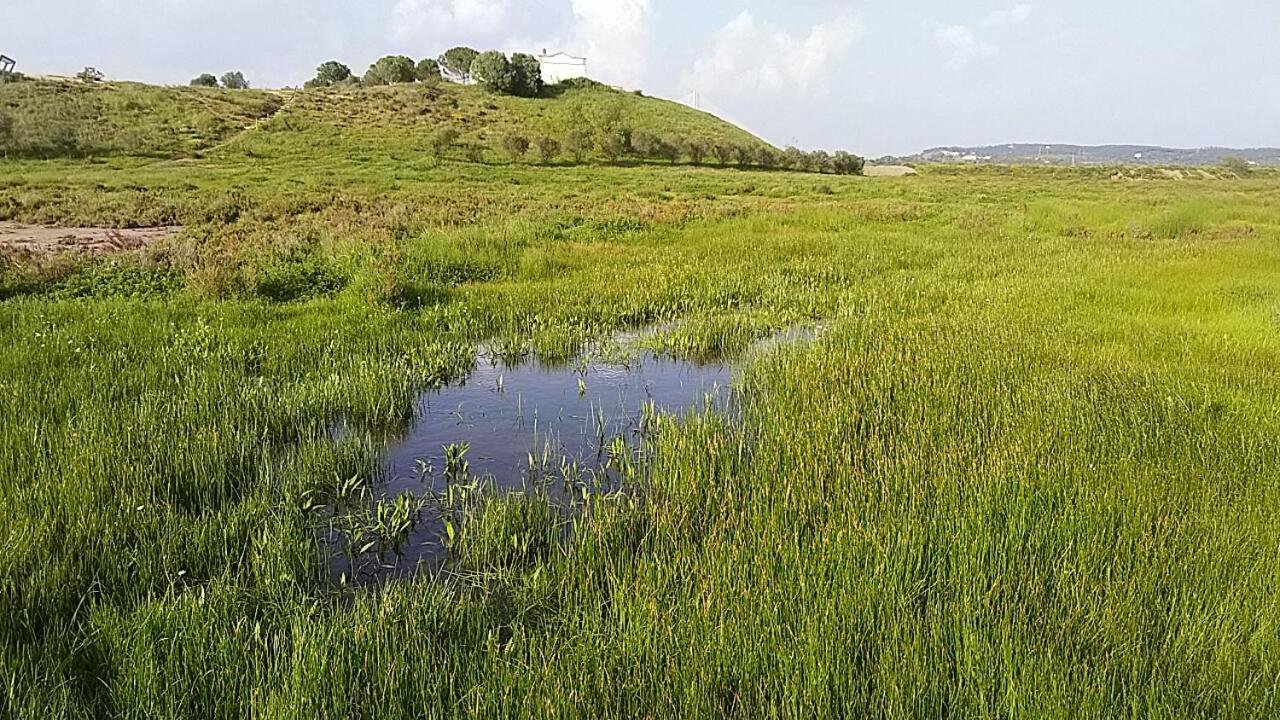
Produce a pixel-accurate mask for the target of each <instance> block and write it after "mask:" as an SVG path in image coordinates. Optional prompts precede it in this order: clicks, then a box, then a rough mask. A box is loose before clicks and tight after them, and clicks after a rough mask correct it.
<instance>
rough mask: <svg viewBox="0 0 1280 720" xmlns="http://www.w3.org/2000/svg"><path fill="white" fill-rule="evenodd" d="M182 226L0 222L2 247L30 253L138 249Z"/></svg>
mask: <svg viewBox="0 0 1280 720" xmlns="http://www.w3.org/2000/svg"><path fill="white" fill-rule="evenodd" d="M181 230H182V228H180V227H152V228H134V229H131V230H120V229H117V228H103V227H80V228H58V227H45V226H42V225H21V224H18V223H11V222H0V251H4V252H17V253H20V254H31V255H52V254H55V253H64V252H88V253H94V254H106V253H114V252H123V251H126V250H138V249H140V248H144V247H146V246H148V245H151V244H152V243H155V242H157V241H159V240H164V239H166V238H171V237H173V236H174V235H177V234H178V233H179V232H180V231H181Z"/></svg>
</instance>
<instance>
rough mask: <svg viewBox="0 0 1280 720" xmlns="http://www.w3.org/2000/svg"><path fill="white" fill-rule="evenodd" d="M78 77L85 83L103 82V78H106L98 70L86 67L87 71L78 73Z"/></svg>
mask: <svg viewBox="0 0 1280 720" xmlns="http://www.w3.org/2000/svg"><path fill="white" fill-rule="evenodd" d="M76 77H77V78H78V79H80V80H83V81H85V82H101V81H102V80H103V78H105V77H106V76H105V75H103V74H102V73H101V72H100V71H99V70H98V69H97V68H91V67H86V68H85V69H83V70H81V71H80V72H78V73H76Z"/></svg>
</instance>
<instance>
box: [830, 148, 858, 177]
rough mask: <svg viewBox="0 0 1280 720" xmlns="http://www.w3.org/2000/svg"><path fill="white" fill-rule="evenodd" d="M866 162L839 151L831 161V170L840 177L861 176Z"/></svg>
mask: <svg viewBox="0 0 1280 720" xmlns="http://www.w3.org/2000/svg"><path fill="white" fill-rule="evenodd" d="M866 165H867V161H866V160H864V159H863V158H861V157H858V156H857V155H853V154H850V153H847V152H845V151H844V150H839V151H837V152H836V154H835V155H834V156H833V157H832V159H831V166H832V169H833V170H834V171H835V172H837V173H839V174H840V175H861V174H862V171H863V170H864V169H865V168H866Z"/></svg>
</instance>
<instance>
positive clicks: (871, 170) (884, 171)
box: [862, 165, 917, 177]
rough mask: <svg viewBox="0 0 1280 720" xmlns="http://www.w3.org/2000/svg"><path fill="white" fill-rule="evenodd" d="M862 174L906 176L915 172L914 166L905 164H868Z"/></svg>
mask: <svg viewBox="0 0 1280 720" xmlns="http://www.w3.org/2000/svg"><path fill="white" fill-rule="evenodd" d="M862 174H864V175H866V176H867V177H906V176H907V175H915V174H917V173H916V170H915V168H910V167H907V166H906V165H868V166H867V167H866V168H864V169H863V171H862Z"/></svg>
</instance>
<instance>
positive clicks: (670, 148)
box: [653, 138, 680, 164]
mask: <svg viewBox="0 0 1280 720" xmlns="http://www.w3.org/2000/svg"><path fill="white" fill-rule="evenodd" d="M653 153H654V157H657V158H661V159H662V160H666V161H667V162H669V163H672V164H675V161H676V160H679V159H680V144H679V141H678V140H676V139H674V138H672V139H668V138H662V139H660V140H658V145H657V146H656V147H655V148H654V149H653Z"/></svg>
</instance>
